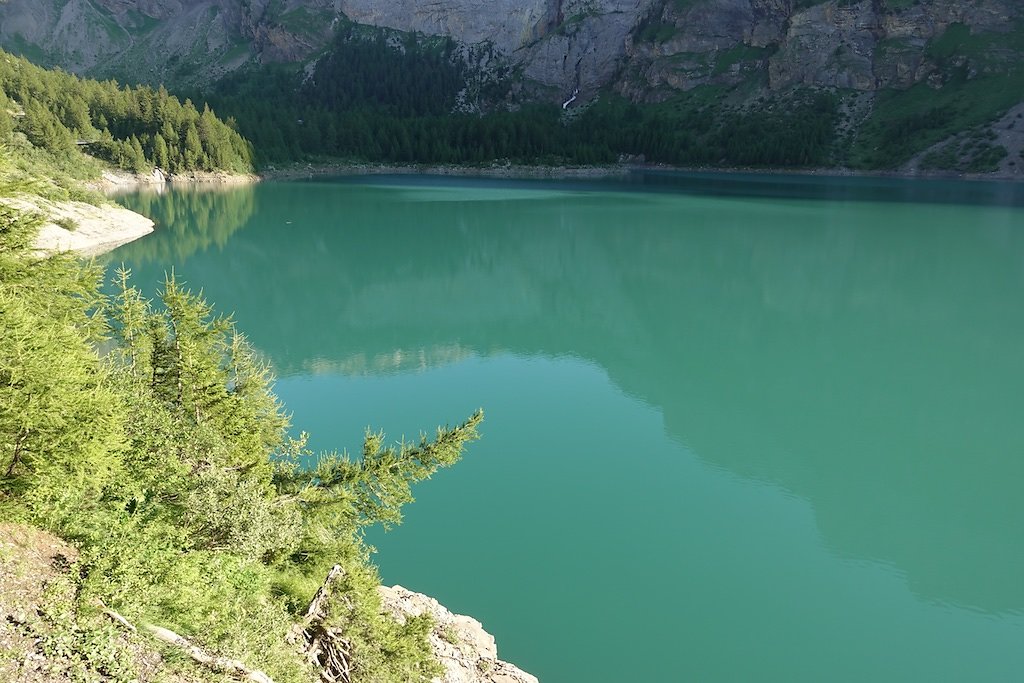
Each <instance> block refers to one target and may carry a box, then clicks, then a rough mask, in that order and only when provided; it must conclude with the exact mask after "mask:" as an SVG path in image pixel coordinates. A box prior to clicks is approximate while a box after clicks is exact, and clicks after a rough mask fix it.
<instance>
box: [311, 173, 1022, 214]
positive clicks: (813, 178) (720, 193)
mask: <svg viewBox="0 0 1024 683" xmlns="http://www.w3.org/2000/svg"><path fill="white" fill-rule="evenodd" d="M296 182H313V183H317V182H321V183H322V182H330V183H336V184H371V185H372V184H393V185H400V186H405V187H431V186H435V185H437V184H438V183H439V182H443V183H445V184H446V185H448V186H452V187H468V188H488V187H490V188H513V189H523V190H537V189H551V190H559V191H575V192H657V193H668V194H687V195H697V196H702V197H734V198H744V197H745V198H760V199H800V200H821V201H833V202H900V203H917V204H962V205H966V206H1007V207H1024V182H1020V181H1001V180H959V179H952V178H951V179H931V178H930V179H919V178H900V177H883V176H829V175H811V174H801V173H781V174H779V173H774V174H772V173H726V172H713V171H707V172H689V171H653V170H645V171H630V172H628V173H627V174H626V175H624V176H621V177H610V178H589V179H588V178H569V179H564V180H552V179H543V178H507V179H506V178H488V177H473V176H443V177H442V176H430V175H380V176H370V177H367V176H337V177H322V178H313V179H305V180H299V181H296Z"/></svg>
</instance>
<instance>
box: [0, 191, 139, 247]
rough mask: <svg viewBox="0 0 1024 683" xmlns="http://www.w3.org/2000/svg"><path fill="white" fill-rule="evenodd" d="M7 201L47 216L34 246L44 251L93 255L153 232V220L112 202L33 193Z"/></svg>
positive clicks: (6, 201) (19, 207)
mask: <svg viewBox="0 0 1024 683" xmlns="http://www.w3.org/2000/svg"><path fill="white" fill-rule="evenodd" d="M4 202H5V203H7V204H9V205H11V206H14V207H15V208H17V209H21V210H24V211H30V212H34V213H39V214H42V215H43V216H44V220H45V222H44V223H43V226H42V228H41V229H40V230H39V235H38V236H37V237H36V241H35V247H36V248H37V249H39V250H41V251H48V252H60V251H75V252H78V253H79V254H81V255H83V256H94V255H96V254H102V253H104V252H107V251H110V250H112V249H115V248H117V247H119V246H121V245H122V244H127V243H128V242H132V241H134V240H137V239H139V238H140V237H144V236H146V235H148V234H149V233H151V232H153V221H151V220H149V219H148V218H146V217H145V216H141V215H139V214H137V213H135V212H133V211H129V210H128V209H125V208H123V207H120V206H117V205H116V204H112V203H111V204H104V205H102V206H94V205H92V204H86V203H85V202H75V201H63V202H54V201H49V200H45V199H42V198H40V197H34V196H33V197H21V198H8V199H4Z"/></svg>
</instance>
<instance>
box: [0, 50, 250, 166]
mask: <svg viewBox="0 0 1024 683" xmlns="http://www.w3.org/2000/svg"><path fill="white" fill-rule="evenodd" d="M12 133H20V134H22V135H23V136H24V137H23V138H22V137H19V136H16V137H15V138H13V139H12V138H11V134H12ZM0 143H7V144H13V145H14V146H15V147H18V146H21V147H25V146H26V145H31V146H32V147H33V148H35V149H37V150H42V151H44V152H45V153H47V154H48V155H49V156H50V157H51V159H52V160H53V161H54V162H55V163H57V164H58V165H60V166H62V167H65V168H74V167H76V166H79V165H80V163H81V161H80V157H81V155H80V153H79V150H84V151H85V152H87V153H88V154H90V155H92V156H94V157H97V158H99V159H103V160H106V161H109V162H111V163H113V164H115V165H116V166H119V167H121V168H123V169H126V170H129V171H134V172H138V173H145V172H149V171H152V170H153V168H159V169H161V170H163V171H164V172H167V173H185V172H190V171H215V170H224V171H231V172H236V173H245V172H248V171H251V170H252V151H251V148H250V146H249V144H248V143H247V142H246V141H245V140H244V139H243V138H242V137H241V136H240V135H239V134H238V133H237V132H236V131H235V130H234V129H233V128H232V127H231V125H230V122H229V123H225V122H223V121H221V120H220V119H218V118H217V116H216V115H215V114H214V113H213V111H212V110H211V109H210V108H209V107H204V108H203V110H202V111H199V110H198V109H197V108H196V107H195V105H193V104H192V102H191V101H189V100H185V102H184V103H182V102H181V101H179V100H178V99H177V98H176V97H173V96H172V95H170V94H169V93H168V92H167V90H166V89H164V88H163V87H160V88H157V89H154V88H150V87H147V86H140V87H123V86H120V85H119V84H118V83H117V82H115V81H104V82H100V81H95V80H87V79H81V78H78V77H77V76H74V75H71V74H67V73H64V72H61V71H53V70H46V69H42V68H40V67H37V66H35V65H33V64H31V63H30V62H28V61H27V60H25V59H22V58H20V57H15V56H13V55H10V54H8V53H6V52H3V51H0Z"/></svg>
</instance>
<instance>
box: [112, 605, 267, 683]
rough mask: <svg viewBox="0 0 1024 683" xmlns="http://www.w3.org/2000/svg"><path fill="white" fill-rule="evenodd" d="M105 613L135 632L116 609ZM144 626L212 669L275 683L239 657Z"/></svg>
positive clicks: (252, 679)
mask: <svg viewBox="0 0 1024 683" xmlns="http://www.w3.org/2000/svg"><path fill="white" fill-rule="evenodd" d="M103 613H104V614H105V615H107V616H108V617H110V618H111V619H113V620H114V621H116V622H117V623H118V624H120V625H121V626H123V627H124V628H126V629H127V630H129V631H132V632H135V631H136V630H137V629H136V628H135V626H134V625H133V624H132V623H131V622H130V621H128V620H127V619H125V618H124V617H123V616H121V615H120V614H118V613H117V612H115V611H114V610H112V609H110V608H108V607H105V606H104V607H103ZM142 626H143V628H145V629H146V630H147V631H149V632H150V633H151V634H153V637H154V638H156V639H157V640H159V641H160V642H163V643H167V644H168V645H172V646H174V647H176V648H178V649H179V650H182V651H183V652H184V653H185V654H187V655H188V656H189V657H191V658H192V659H193V660H194V661H196V662H198V663H199V664H202V665H203V666H205V667H206V668H208V669H210V670H211V671H216V672H218V673H226V674H231V675H233V676H238V677H240V678H242V679H243V680H246V681H252V683H274V681H273V679H272V678H270V676H268V675H267V674H265V673H263V672H262V671H257V670H255V669H250V668H249V667H247V666H246V665H245V664H242V663H241V662H240V661H238V660H237V659H230V658H228V657H221V656H219V655H214V654H210V653H209V652H207V651H206V650H204V649H203V648H201V647H199V646H198V645H196V644H195V643H193V642H192V641H191V640H189V639H188V638H186V637H184V636H181V635H178V634H177V633H175V632H174V631H171V630H170V629H166V628H163V627H161V626H153V625H152V624H143V625H142Z"/></svg>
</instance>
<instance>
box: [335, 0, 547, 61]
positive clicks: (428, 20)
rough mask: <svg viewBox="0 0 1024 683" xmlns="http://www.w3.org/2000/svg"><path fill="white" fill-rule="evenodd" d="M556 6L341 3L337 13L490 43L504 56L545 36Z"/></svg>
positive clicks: (501, 1) (526, 0)
mask: <svg viewBox="0 0 1024 683" xmlns="http://www.w3.org/2000/svg"><path fill="white" fill-rule="evenodd" d="M556 5H557V2H555V1H554V0H391V1H389V2H380V1H379V0H341V2H340V9H341V11H342V12H344V13H345V15H346V16H347V17H348V18H349V19H351V20H353V21H357V22H359V23H361V24H371V25H373V26H386V27H388V28H394V29H398V30H400V31H419V32H421V33H426V34H430V35H446V36H452V37H453V38H456V39H457V40H459V41H461V42H463V43H471V44H472V43H483V42H490V43H492V44H493V45H494V47H495V48H497V49H498V50H499V51H501V52H504V53H506V54H510V53H512V52H513V51H515V50H517V49H519V48H520V47H522V46H524V45H526V44H528V43H530V42H533V41H534V40H536V39H537V38H539V37H540V36H542V35H544V34H545V33H547V31H548V29H549V28H550V27H551V25H552V24H553V22H554V20H555V16H556V14H557V7H556Z"/></svg>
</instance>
